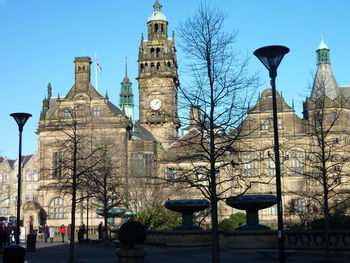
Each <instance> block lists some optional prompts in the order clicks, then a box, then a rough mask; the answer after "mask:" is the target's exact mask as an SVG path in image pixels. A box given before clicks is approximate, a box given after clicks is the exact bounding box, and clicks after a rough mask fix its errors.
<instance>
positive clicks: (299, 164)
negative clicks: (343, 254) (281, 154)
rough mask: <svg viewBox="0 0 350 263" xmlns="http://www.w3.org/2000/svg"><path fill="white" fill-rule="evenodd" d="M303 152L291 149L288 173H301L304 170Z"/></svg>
mask: <svg viewBox="0 0 350 263" xmlns="http://www.w3.org/2000/svg"><path fill="white" fill-rule="evenodd" d="M304 162H305V160H304V153H303V152H301V151H292V152H290V154H289V167H290V171H291V174H290V175H294V176H295V175H302V174H303V172H304Z"/></svg>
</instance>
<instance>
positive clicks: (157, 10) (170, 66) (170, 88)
mask: <svg viewBox="0 0 350 263" xmlns="http://www.w3.org/2000/svg"><path fill="white" fill-rule="evenodd" d="M153 8H154V11H153V13H152V14H151V15H150V17H149V18H148V22H147V28H148V39H147V40H144V38H143V35H142V38H141V44H140V48H139V59H138V66H139V69H138V70H139V74H138V78H137V80H138V84H139V105H140V110H139V113H140V118H139V121H140V124H142V126H144V127H145V128H147V129H148V130H149V131H150V132H151V133H152V134H153V135H154V136H155V138H156V139H157V140H158V141H159V142H160V143H161V144H162V146H163V147H167V146H168V145H169V144H171V143H172V142H173V141H174V140H175V139H176V138H177V129H178V128H179V119H178V113H177V92H178V86H179V81H178V75H177V64H176V49H175V39H174V35H173V36H172V38H168V21H167V20H166V17H165V15H164V14H163V13H162V5H161V4H160V3H159V2H158V0H156V2H155V4H154V5H153Z"/></svg>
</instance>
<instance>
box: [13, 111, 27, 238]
mask: <svg viewBox="0 0 350 263" xmlns="http://www.w3.org/2000/svg"><path fill="white" fill-rule="evenodd" d="M10 116H11V117H13V118H14V119H15V121H16V122H17V125H18V130H19V150H18V183H17V224H16V244H19V222H20V215H21V182H22V178H21V177H22V176H21V175H22V131H23V127H24V125H25V124H26V122H27V120H28V119H29V118H30V117H32V114H29V113H22V112H20V113H12V114H10Z"/></svg>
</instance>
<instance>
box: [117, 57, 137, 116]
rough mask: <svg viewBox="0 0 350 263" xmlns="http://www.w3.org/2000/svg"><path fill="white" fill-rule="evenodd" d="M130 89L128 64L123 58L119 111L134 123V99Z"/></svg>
mask: <svg viewBox="0 0 350 263" xmlns="http://www.w3.org/2000/svg"><path fill="white" fill-rule="evenodd" d="M133 97H134V96H133V93H132V88H131V82H130V79H129V77H128V64H127V58H125V77H124V79H123V81H122V83H121V89H120V109H121V110H122V111H124V113H125V115H126V116H128V118H129V119H130V120H131V121H134V120H135V119H134V99H133Z"/></svg>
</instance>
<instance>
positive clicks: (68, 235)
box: [67, 224, 72, 241]
mask: <svg viewBox="0 0 350 263" xmlns="http://www.w3.org/2000/svg"><path fill="white" fill-rule="evenodd" d="M71 234H72V225H71V224H69V225H68V226H67V238H68V240H69V241H70V237H71Z"/></svg>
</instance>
